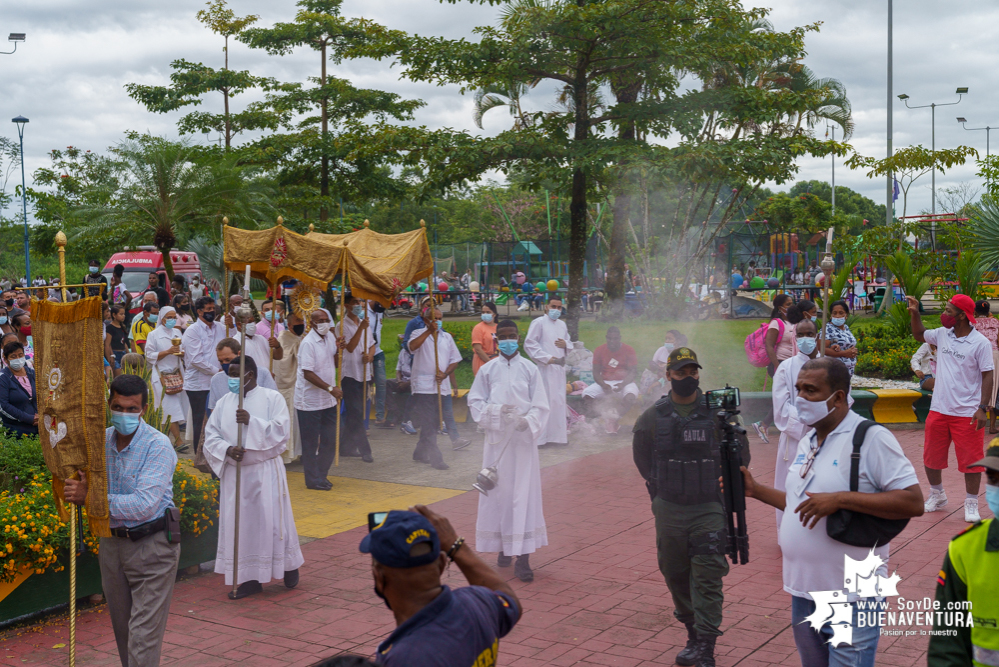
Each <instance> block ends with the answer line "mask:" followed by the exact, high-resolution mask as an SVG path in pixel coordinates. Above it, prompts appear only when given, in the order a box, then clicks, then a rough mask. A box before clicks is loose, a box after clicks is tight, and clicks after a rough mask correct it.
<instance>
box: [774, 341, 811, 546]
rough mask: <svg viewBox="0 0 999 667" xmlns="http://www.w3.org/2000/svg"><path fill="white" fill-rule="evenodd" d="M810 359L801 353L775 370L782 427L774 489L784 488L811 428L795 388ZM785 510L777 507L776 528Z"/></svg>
mask: <svg viewBox="0 0 999 667" xmlns="http://www.w3.org/2000/svg"><path fill="white" fill-rule="evenodd" d="M806 361H809V359H808V357H807V356H806V355H804V354H802V353H801V352H799V353H798V354H796V355H794V356H793V357H791V358H790V359H786V360H784V361H782V362H781V364H780V366H778V367H777V372H776V373H774V385H773V393H772V397H773V402H774V426H776V427H777V428H778V429H779V430H780V441H779V442H778V443H777V465H776V467H775V469H774V488H775V489H778V490H780V491H783V490H784V488H785V485H784V483H785V480H786V478H787V470H788V468H790V467H791V460H790V458H791V455H793V454H794V452H796V451H797V449H798V442H799V441H800V440H801V438H802V436H803V435H805V433H806V432H807V431H809V430H811V427H809V426H807V425H805V424H802V423H801V422H800V421H798V411H797V410H796V409H795V407H794V397H795V396H797V395H798V391H797V390H796V389H795V388H794V385H795V383H797V381H798V371H800V370H801V367H802V366H804V365H805V362H806ZM782 516H784V512H782V511H781V510H777V527H778V528H779V527H780V520H781V517H782Z"/></svg>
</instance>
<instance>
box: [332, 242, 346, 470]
mask: <svg viewBox="0 0 999 667" xmlns="http://www.w3.org/2000/svg"><path fill="white" fill-rule="evenodd" d="M346 254H347V253H341V255H340V268H341V269H343V268H344V267H343V257H344V256H345V255H346ZM346 296H347V272H346V271H341V273H340V339H341V340H342V339H343V319H344V317H343V309H344V299H345V298H346ZM336 357H337V364H336V368H335V369H334V372H333V375H334V379H335V381H336V386H337V387H339V386H340V367H341V366H343V348H342V347H341V346H340V343H339V342H337V346H336ZM342 400H343V397H342V396H341V399H340V400H338V401H337V402H336V450H335V451H334V452H333V465H335V466H336V467H338V468H339V467H340V411H341V409H342V408H343V405H341V401H342Z"/></svg>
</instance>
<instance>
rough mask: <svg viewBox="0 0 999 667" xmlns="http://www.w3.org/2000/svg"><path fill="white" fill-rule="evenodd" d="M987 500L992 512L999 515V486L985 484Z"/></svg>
mask: <svg viewBox="0 0 999 667" xmlns="http://www.w3.org/2000/svg"><path fill="white" fill-rule="evenodd" d="M985 502H986V503H988V505H989V509H990V510H992V514H993V515H995V516H999V486H992V485H991V484H986V485H985Z"/></svg>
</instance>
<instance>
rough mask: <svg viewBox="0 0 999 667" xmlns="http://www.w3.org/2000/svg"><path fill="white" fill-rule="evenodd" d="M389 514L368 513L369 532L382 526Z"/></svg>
mask: <svg viewBox="0 0 999 667" xmlns="http://www.w3.org/2000/svg"><path fill="white" fill-rule="evenodd" d="M387 516H388V512H368V532H369V533H370V532H371V531H373V530H374V529H375V528H377V527H378V526H380V525H382V522H383V521H385V517H387Z"/></svg>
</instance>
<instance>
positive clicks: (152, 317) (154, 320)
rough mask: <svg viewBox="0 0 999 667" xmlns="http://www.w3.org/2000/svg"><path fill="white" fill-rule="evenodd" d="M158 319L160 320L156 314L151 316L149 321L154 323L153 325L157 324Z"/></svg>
mask: <svg viewBox="0 0 999 667" xmlns="http://www.w3.org/2000/svg"><path fill="white" fill-rule="evenodd" d="M158 319H160V316H159V315H157V314H156V313H150V314H149V321H150V322H152V323H153V324H156V320H158Z"/></svg>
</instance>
